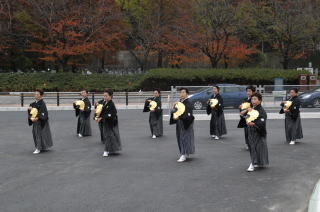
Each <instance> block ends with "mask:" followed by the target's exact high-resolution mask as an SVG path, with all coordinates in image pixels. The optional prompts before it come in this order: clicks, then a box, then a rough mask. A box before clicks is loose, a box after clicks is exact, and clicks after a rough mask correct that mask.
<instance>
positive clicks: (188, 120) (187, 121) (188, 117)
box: [170, 99, 194, 129]
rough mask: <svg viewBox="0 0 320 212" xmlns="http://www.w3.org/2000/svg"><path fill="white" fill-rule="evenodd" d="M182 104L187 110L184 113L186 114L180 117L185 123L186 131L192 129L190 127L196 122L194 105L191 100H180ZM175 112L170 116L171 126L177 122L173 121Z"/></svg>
mask: <svg viewBox="0 0 320 212" xmlns="http://www.w3.org/2000/svg"><path fill="white" fill-rule="evenodd" d="M180 102H181V103H183V104H184V105H185V107H186V110H185V111H184V113H183V114H182V115H181V116H180V117H179V120H182V122H183V126H184V128H185V129H188V128H189V127H190V125H191V124H192V123H193V121H194V116H193V111H192V105H191V103H190V101H189V99H185V100H183V101H181V100H180ZM174 112H175V111H172V112H171V116H170V124H176V123H177V120H174V119H173V113H174Z"/></svg>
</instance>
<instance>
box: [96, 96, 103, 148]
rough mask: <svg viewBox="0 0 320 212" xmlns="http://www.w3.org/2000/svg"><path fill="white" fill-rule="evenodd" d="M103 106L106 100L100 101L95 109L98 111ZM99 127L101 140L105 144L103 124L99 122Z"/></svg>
mask: <svg viewBox="0 0 320 212" xmlns="http://www.w3.org/2000/svg"><path fill="white" fill-rule="evenodd" d="M99 104H101V105H104V104H105V100H104V99H101V100H99V101H98V102H97V103H96V104H95V106H94V107H95V109H97V106H98V105H99ZM98 126H99V131H100V138H101V143H103V144H104V138H103V124H102V122H101V121H100V122H98Z"/></svg>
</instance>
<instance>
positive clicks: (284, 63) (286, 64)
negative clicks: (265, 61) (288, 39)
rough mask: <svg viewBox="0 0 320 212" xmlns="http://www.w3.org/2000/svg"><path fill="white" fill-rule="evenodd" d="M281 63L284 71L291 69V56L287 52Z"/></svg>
mask: <svg viewBox="0 0 320 212" xmlns="http://www.w3.org/2000/svg"><path fill="white" fill-rule="evenodd" d="M281 63H282V67H283V69H288V68H289V56H288V53H287V52H286V53H285V54H284V55H283V61H282V62H281Z"/></svg>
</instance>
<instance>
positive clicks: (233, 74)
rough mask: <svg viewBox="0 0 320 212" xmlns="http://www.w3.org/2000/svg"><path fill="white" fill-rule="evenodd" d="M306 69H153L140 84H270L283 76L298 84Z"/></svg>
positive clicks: (164, 86) (286, 80)
mask: <svg viewBox="0 0 320 212" xmlns="http://www.w3.org/2000/svg"><path fill="white" fill-rule="evenodd" d="M303 73H307V72H306V71H295V70H277V69H152V70H149V71H148V72H147V73H146V74H145V75H144V76H143V78H142V81H141V83H140V86H141V87H143V88H144V89H146V90H149V89H152V88H153V87H157V88H160V89H163V90H168V89H170V86H171V85H180V86H181V85H185V86H187V85H194V86H196V85H209V84H214V83H234V84H239V85H249V84H254V85H269V84H273V83H274V82H273V79H274V78H276V77H282V78H284V80H285V83H286V84H298V81H299V75H300V74H303Z"/></svg>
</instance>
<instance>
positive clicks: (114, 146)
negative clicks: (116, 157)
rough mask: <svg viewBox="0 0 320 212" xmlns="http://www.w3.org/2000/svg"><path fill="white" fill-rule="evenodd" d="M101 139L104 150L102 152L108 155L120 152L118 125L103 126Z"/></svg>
mask: <svg viewBox="0 0 320 212" xmlns="http://www.w3.org/2000/svg"><path fill="white" fill-rule="evenodd" d="M103 137H104V143H105V148H104V151H106V152H109V153H114V152H118V151H120V150H121V140H120V133H119V127H118V124H117V125H116V126H113V127H109V126H107V124H104V125H103Z"/></svg>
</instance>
